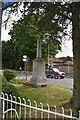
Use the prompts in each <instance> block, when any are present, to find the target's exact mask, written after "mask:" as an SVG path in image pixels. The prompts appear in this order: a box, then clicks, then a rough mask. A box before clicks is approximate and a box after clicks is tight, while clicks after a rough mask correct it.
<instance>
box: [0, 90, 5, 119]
mask: <svg viewBox="0 0 80 120" xmlns="http://www.w3.org/2000/svg"><path fill="white" fill-rule="evenodd" d="M1 94H2V95H3V120H4V111H5V101H4V93H3V92H1Z"/></svg>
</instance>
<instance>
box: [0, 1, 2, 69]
mask: <svg viewBox="0 0 80 120" xmlns="http://www.w3.org/2000/svg"><path fill="white" fill-rule="evenodd" d="M1 25H2V2H1V0H0V70H1V69H2V45H1Z"/></svg>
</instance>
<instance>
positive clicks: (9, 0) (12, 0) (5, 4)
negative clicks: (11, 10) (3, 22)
mask: <svg viewBox="0 0 80 120" xmlns="http://www.w3.org/2000/svg"><path fill="white" fill-rule="evenodd" d="M15 2H16V0H5V2H3V3H2V10H4V9H6V8H7V7H9V6H10V5H12V4H13V3H15Z"/></svg>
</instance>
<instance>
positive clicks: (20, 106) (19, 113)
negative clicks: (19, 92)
mask: <svg viewBox="0 0 80 120" xmlns="http://www.w3.org/2000/svg"><path fill="white" fill-rule="evenodd" d="M18 99H19V101H20V108H19V118H21V98H20V97H18Z"/></svg>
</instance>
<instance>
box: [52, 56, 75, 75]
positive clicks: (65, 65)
mask: <svg viewBox="0 0 80 120" xmlns="http://www.w3.org/2000/svg"><path fill="white" fill-rule="evenodd" d="M53 67H55V68H58V69H59V70H60V71H63V72H65V73H66V74H71V75H72V74H73V61H68V60H67V58H53Z"/></svg>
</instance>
